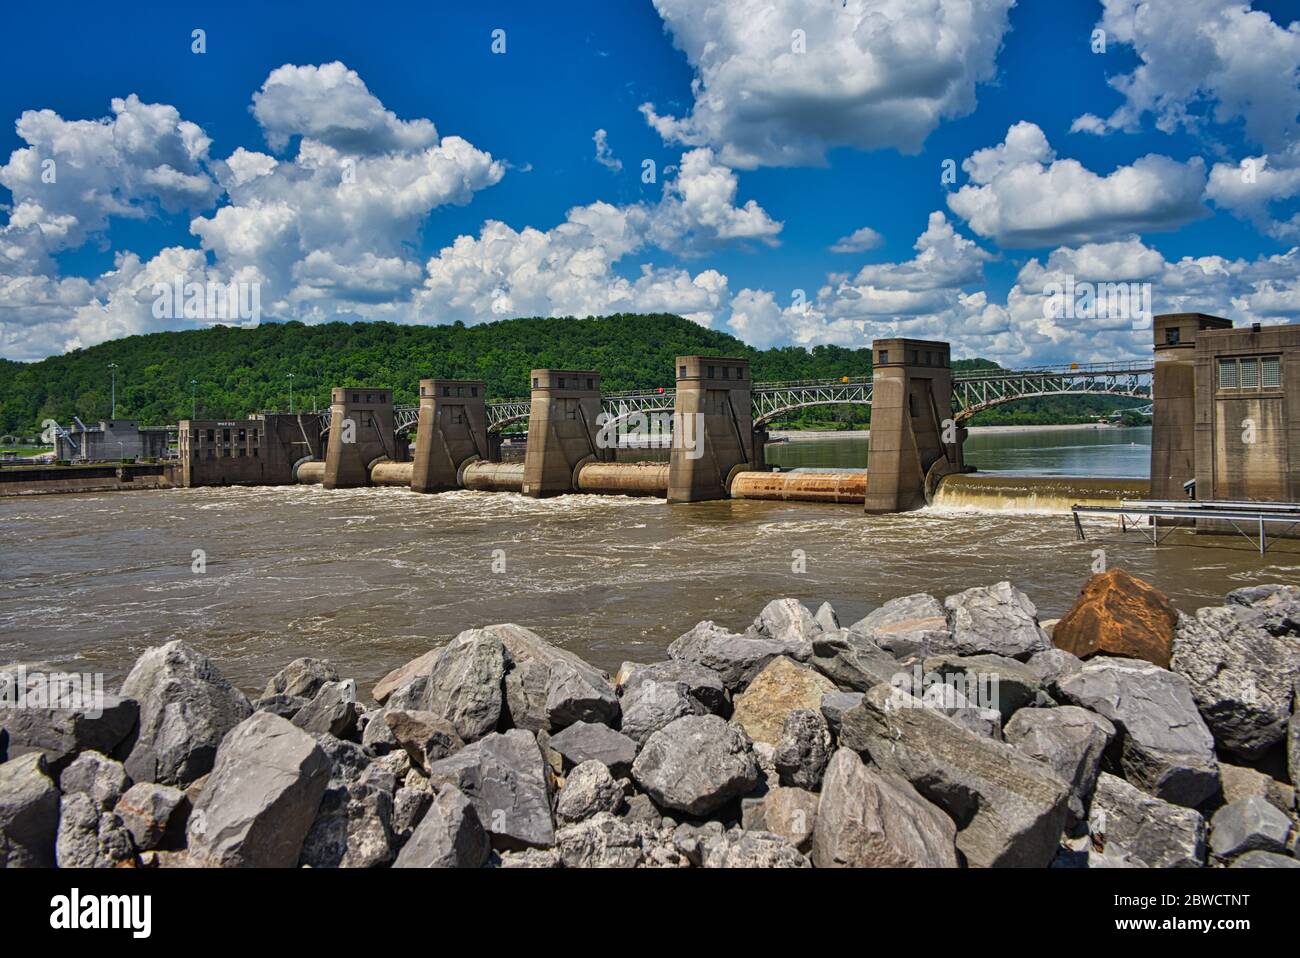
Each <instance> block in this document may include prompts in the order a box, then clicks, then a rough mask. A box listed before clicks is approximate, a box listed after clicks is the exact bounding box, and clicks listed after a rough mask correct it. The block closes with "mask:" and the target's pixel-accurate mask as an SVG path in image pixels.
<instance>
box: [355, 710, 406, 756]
mask: <svg viewBox="0 0 1300 958" xmlns="http://www.w3.org/2000/svg"><path fill="white" fill-rule="evenodd" d="M388 708H389V707H388V706H384V707H383V708H381V709H376V710H375V711H373V712H368V713H366V716H365V719H366V724H365V728H363V729H362V730H361V745H362V747H363V748H365V750H366V751H367V752H369V753H370V754H371V755H376V756H382V755H387V754H389V753H390V752H392V751H394V750H395V749H396V750H400V749H401V746H400V745H398V744H397V739H396V738H394V737H393V730H392V729H390V728H389V727H388V723H387V722H386V721H384V716H385V715H387V714H388Z"/></svg>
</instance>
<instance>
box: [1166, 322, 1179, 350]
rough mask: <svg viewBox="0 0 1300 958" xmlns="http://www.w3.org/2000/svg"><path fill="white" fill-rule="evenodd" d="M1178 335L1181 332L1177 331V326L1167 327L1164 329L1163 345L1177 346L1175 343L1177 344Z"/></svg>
mask: <svg viewBox="0 0 1300 958" xmlns="http://www.w3.org/2000/svg"><path fill="white" fill-rule="evenodd" d="M1180 336H1181V333H1179V331H1178V327H1177V326H1170V327H1169V328H1168V329H1166V330H1165V345H1166V346H1177V345H1178V340H1179V337H1180Z"/></svg>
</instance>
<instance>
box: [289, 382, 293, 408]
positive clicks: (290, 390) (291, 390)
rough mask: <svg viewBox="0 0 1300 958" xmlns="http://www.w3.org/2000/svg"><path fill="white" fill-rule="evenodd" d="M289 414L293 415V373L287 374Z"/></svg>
mask: <svg viewBox="0 0 1300 958" xmlns="http://www.w3.org/2000/svg"><path fill="white" fill-rule="evenodd" d="M289 415H290V416H292V415H293V373H290V374H289Z"/></svg>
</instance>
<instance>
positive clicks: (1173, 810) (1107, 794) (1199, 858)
mask: <svg viewBox="0 0 1300 958" xmlns="http://www.w3.org/2000/svg"><path fill="white" fill-rule="evenodd" d="M1088 831H1089V833H1090V834H1091V836H1092V843H1093V846H1094V848H1096V849H1097V850H1098V851H1100V852H1104V853H1105V854H1106V855H1107V856H1108V857H1109V858H1112V859H1115V860H1116V863H1118V864H1127V865H1130V866H1134V865H1136V866H1139V867H1146V868H1199V867H1200V866H1201V865H1203V864H1205V819H1204V818H1203V817H1202V816H1201V813H1200V812H1197V811H1194V810H1193V809H1190V808H1183V807H1182V806H1180V805H1174V804H1172V803H1170V802H1165V801H1161V800H1160V799H1158V798H1152V797H1151V796H1150V795H1148V794H1146V793H1145V792H1142V791H1140V790H1138V789H1136V788H1134V787H1133V786H1132V785H1130V784H1129V783H1128V782H1126V781H1124V780H1123V779H1122V778H1118V777H1116V776H1114V775H1111V774H1109V773H1107V772H1102V773H1101V775H1100V776H1099V777H1098V779H1097V788H1096V790H1095V791H1094V792H1093V796H1092V809H1091V811H1090V812H1089V815H1088ZM1090 863H1091V862H1090ZM1094 867H1095V866H1094Z"/></svg>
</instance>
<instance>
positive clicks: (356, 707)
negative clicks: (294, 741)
mask: <svg viewBox="0 0 1300 958" xmlns="http://www.w3.org/2000/svg"><path fill="white" fill-rule="evenodd" d="M361 714H362V711H361V706H360V704H359V703H358V702H357V683H356V682H354V681H353V680H352V679H347V680H345V681H342V682H322V683H321V685H320V687H319V689H318V691H317V692H316V697H315V698H313V699H312V700H311V701H310V702H308V703H307V704H306V705H304V706H303V707H302V708H300V709H298V710H297V711H295V712H294V716H293V719H292V722H293V724H294V725H296V726H298V728H300V729H302V730H303V731H304V732H307V733H308V734H310V735H333V736H334V737H335V738H346V739H350V738H353V737H354V736H356V733H357V723H358V721H359V720H360V718H361Z"/></svg>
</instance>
